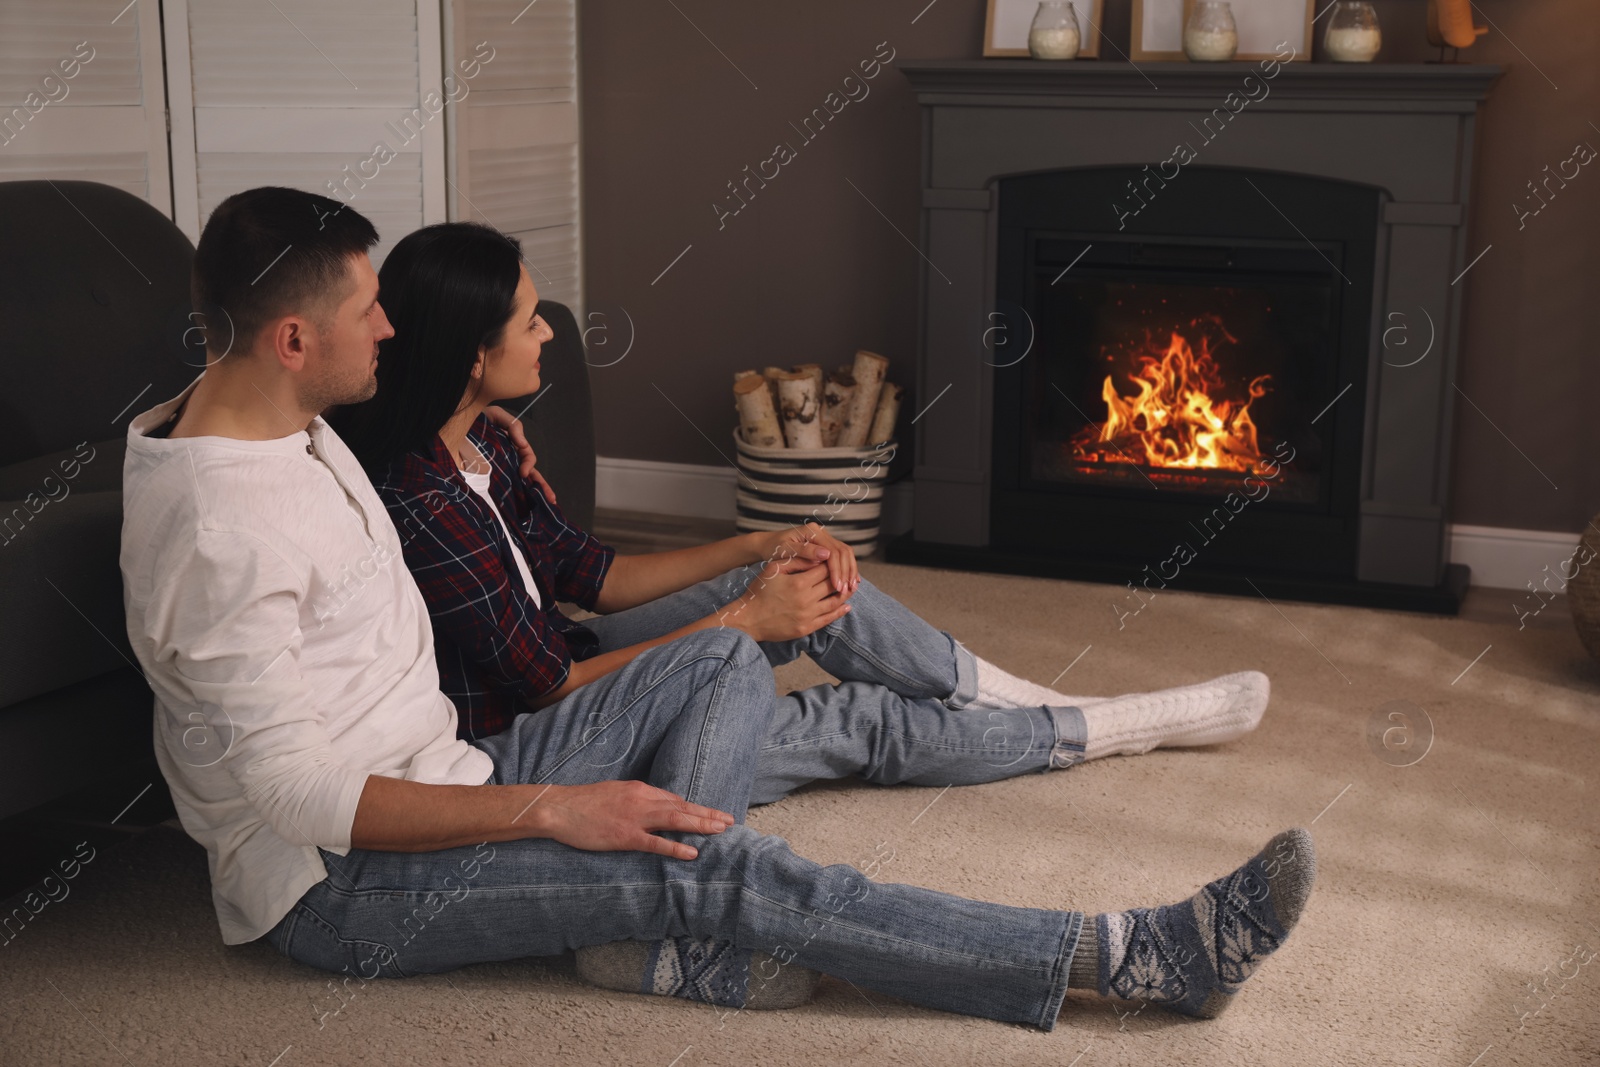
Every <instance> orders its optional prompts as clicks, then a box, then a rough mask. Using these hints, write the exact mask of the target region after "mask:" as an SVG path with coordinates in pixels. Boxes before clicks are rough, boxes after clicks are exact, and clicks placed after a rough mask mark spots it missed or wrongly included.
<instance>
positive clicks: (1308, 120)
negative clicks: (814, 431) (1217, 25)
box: [888, 59, 1501, 607]
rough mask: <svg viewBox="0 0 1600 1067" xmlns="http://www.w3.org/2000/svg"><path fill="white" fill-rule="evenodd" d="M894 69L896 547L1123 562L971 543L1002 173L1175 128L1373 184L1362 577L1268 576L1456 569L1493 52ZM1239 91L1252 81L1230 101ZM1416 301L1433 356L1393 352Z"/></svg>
mask: <svg viewBox="0 0 1600 1067" xmlns="http://www.w3.org/2000/svg"><path fill="white" fill-rule="evenodd" d="M899 69H900V71H901V73H902V74H904V75H905V77H906V79H907V80H908V81H909V82H910V84H911V85H912V87H913V88H914V90H915V91H916V95H917V100H918V102H919V104H920V105H921V106H922V113H923V145H922V209H923V210H922V227H921V247H922V250H923V252H924V254H925V258H926V262H925V263H924V264H923V265H922V267H921V274H922V285H921V291H922V301H921V316H920V331H919V334H920V335H919V342H918V377H917V389H918V395H919V396H920V397H922V398H923V399H922V401H921V403H924V404H927V403H929V402H930V401H934V402H933V403H932V404H931V406H930V407H928V409H927V410H926V411H925V412H924V413H923V415H922V416H921V417H920V418H919V420H918V423H917V428H916V435H917V436H916V449H917V452H916V455H917V466H916V471H915V479H916V492H915V496H914V501H913V520H912V529H911V531H910V533H909V534H907V535H905V536H904V537H902V538H901V539H900V540H899V541H897V542H896V543H895V544H894V545H892V546H890V549H889V553H888V557H889V558H890V559H891V560H894V559H901V560H906V561H921V562H929V563H939V564H944V565H958V566H961V565H964V566H973V567H979V568H993V567H998V568H1000V569H1027V570H1032V571H1034V572H1038V571H1040V570H1047V571H1053V573H1058V574H1081V575H1082V576H1084V577H1103V578H1108V579H1110V580H1115V581H1119V582H1120V581H1121V578H1119V577H1117V576H1116V575H1115V574H1114V573H1111V572H1107V573H1104V574H1098V575H1097V574H1093V573H1089V572H1085V571H1084V570H1083V569H1082V568H1077V569H1073V568H1070V567H1068V568H1066V569H1064V570H1063V569H1051V568H1041V567H1039V566H1037V565H1036V563H1037V561H1034V563H1033V564H1026V565H1025V564H1024V563H1019V562H1018V561H1016V560H1011V561H1006V560H998V561H997V560H994V559H984V558H983V549H984V547H985V546H987V545H988V543H989V514H990V501H989V491H990V481H991V459H992V455H991V446H992V425H991V423H992V416H993V396H992V378H993V368H992V366H991V365H990V364H989V363H988V362H987V361H986V359H985V358H984V349H983V341H982V338H983V336H984V330H985V329H987V328H988V325H989V324H990V322H991V319H990V318H989V316H990V313H991V312H993V311H994V310H995V277H996V260H995V256H996V246H995V235H996V228H997V218H998V214H999V212H998V204H997V203H996V199H997V197H996V186H995V183H996V182H997V181H998V180H999V179H1001V178H1005V177H1010V176H1013V175H1021V174H1029V173H1036V172H1041V171H1049V170H1059V169H1064V168H1075V167H1103V166H1132V167H1135V168H1138V167H1142V166H1144V165H1146V164H1148V165H1151V166H1152V167H1154V166H1155V165H1157V164H1158V163H1160V162H1161V161H1162V160H1164V159H1167V158H1168V157H1169V156H1170V155H1171V154H1172V153H1173V150H1174V146H1175V145H1177V144H1178V143H1179V142H1188V143H1190V144H1191V145H1192V147H1193V148H1195V149H1197V152H1196V155H1197V158H1195V159H1194V160H1193V162H1192V163H1191V164H1189V165H1192V166H1198V167H1207V168H1211V167H1226V168H1244V169H1247V170H1249V169H1253V170H1262V171H1276V172H1282V173H1293V174H1304V175H1313V176H1317V177H1323V178H1332V179H1338V180H1342V181H1347V182H1354V183H1359V184H1362V185H1367V186H1370V187H1373V188H1376V189H1378V190H1381V191H1382V194H1383V198H1384V202H1383V210H1382V217H1381V225H1380V233H1379V239H1378V246H1377V247H1378V262H1377V264H1376V268H1377V269H1376V275H1375V276H1376V282H1375V285H1374V290H1373V307H1374V314H1373V316H1372V324H1371V330H1370V342H1369V350H1370V359H1369V367H1370V370H1369V373H1368V380H1367V395H1366V398H1365V420H1364V434H1365V451H1364V455H1365V457H1366V459H1365V470H1364V472H1363V475H1362V484H1361V497H1360V511H1361V514H1360V520H1359V522H1360V532H1359V537H1360V548H1359V560H1358V566H1357V574H1356V575H1354V576H1353V579H1352V581H1353V584H1354V585H1359V586H1364V587H1365V592H1362V591H1361V590H1354V591H1351V590H1347V591H1342V592H1341V591H1339V590H1326V589H1324V590H1294V589H1284V590H1281V591H1282V592H1283V593H1284V595H1290V596H1294V595H1303V596H1306V597H1308V598H1312V599H1335V600H1338V599H1347V600H1363V599H1365V600H1367V601H1369V602H1389V603H1394V604H1396V605H1397V606H1398V605H1401V604H1405V605H1407V606H1415V605H1420V606H1429V605H1430V604H1431V605H1432V606H1435V607H1437V606H1438V605H1439V604H1441V603H1444V602H1446V601H1449V600H1451V599H1453V598H1452V597H1451V596H1450V595H1449V594H1448V592H1447V590H1446V589H1445V587H1446V586H1459V585H1460V584H1461V582H1462V581H1463V580H1464V575H1463V574H1460V573H1456V574H1453V575H1452V574H1449V573H1448V572H1447V564H1448V537H1447V534H1448V521H1447V505H1448V499H1447V493H1448V488H1449V473H1450V452H1451V444H1452V434H1453V429H1452V413H1453V411H1454V380H1455V366H1456V356H1457V350H1458V348H1459V335H1460V322H1461V317H1462V304H1463V291H1464V289H1465V287H1466V282H1465V281H1463V280H1461V279H1462V275H1463V272H1465V271H1468V270H1469V269H1470V265H1471V262H1472V259H1473V257H1474V256H1476V255H1477V254H1478V253H1479V252H1480V251H1481V249H1479V248H1476V247H1474V246H1473V245H1472V244H1471V243H1470V241H1469V237H1468V234H1467V232H1466V227H1467V219H1468V217H1469V216H1468V210H1467V208H1468V203H1469V193H1470V189H1471V184H1472V168H1473V159H1474V151H1475V143H1474V131H1475V125H1476V120H1477V113H1478V109H1479V106H1480V105H1481V103H1482V101H1483V100H1484V99H1485V97H1486V96H1487V94H1488V92H1489V90H1490V88H1491V86H1492V85H1493V83H1494V81H1495V79H1496V78H1497V77H1498V76H1499V75H1500V73H1501V68H1499V67H1497V66H1468V65H1447V64H1437V65H1436V64H1334V63H1308V62H1303V61H1296V62H1289V63H1284V64H1280V65H1278V66H1276V67H1269V66H1266V65H1265V63H1264V62H1234V63H1217V64H1199V63H1181V62H1180V63H1170V62H1169V63H1141V64H1138V65H1134V64H1131V63H1106V62H1098V61H1075V62H1038V61H1034V60H1030V59H985V60H903V61H901V62H900V64H899ZM1269 73H1270V74H1271V77H1270V78H1269V77H1267V76H1266V75H1267V74H1269ZM1247 79H1248V80H1247ZM1230 93H1235V94H1238V95H1237V96H1234V97H1233V98H1232V99H1230V98H1229V94H1230ZM1246 96H1250V97H1253V98H1254V99H1251V100H1249V101H1248V102H1246V103H1245V104H1244V105H1243V106H1242V107H1241V106H1239V101H1240V100H1243V99H1244V98H1245V97H1246ZM1218 108H1222V109H1224V110H1225V111H1230V112H1233V117H1232V118H1231V120H1229V121H1228V122H1226V124H1225V126H1224V127H1223V128H1220V131H1219V132H1216V133H1215V136H1214V137H1211V138H1210V139H1207V140H1202V137H1203V134H1202V133H1201V131H1200V126H1201V124H1202V119H1203V118H1204V117H1205V116H1206V115H1209V114H1210V113H1212V112H1213V110H1214V109H1218ZM1207 130H1208V131H1209V130H1210V128H1209V127H1207ZM1095 206H1096V207H1098V206H1099V205H1095ZM1104 209H1105V210H1106V211H1111V210H1112V208H1111V205H1109V204H1108V205H1104ZM1086 210H1088V208H1087V207H1086ZM1286 222H1287V223H1288V225H1289V226H1292V225H1293V221H1292V220H1286ZM1286 232H1290V233H1292V231H1289V230H1288V228H1287V227H1286ZM1396 314H1398V315H1399V316H1401V317H1402V318H1401V319H1399V320H1397V319H1394V318H1392V317H1391V316H1393V315H1396ZM1424 320H1426V321H1428V322H1431V323H1432V324H1433V330H1434V332H1435V334H1436V337H1435V342H1434V345H1433V346H1432V348H1431V350H1430V353H1429V356H1428V357H1427V358H1425V359H1423V360H1421V361H1420V362H1417V363H1415V364H1413V365H1410V366H1405V367H1400V366H1396V365H1395V364H1396V363H1397V362H1398V360H1396V361H1392V362H1386V361H1385V360H1384V359H1383V355H1384V351H1385V350H1384V347H1383V344H1382V339H1383V336H1384V335H1383V327H1384V326H1385V324H1390V323H1393V322H1396V321H1406V322H1408V323H1411V324H1413V325H1415V326H1417V327H1418V333H1419V334H1420V333H1423V332H1425V328H1423V327H1422V323H1423V322H1424ZM936 398H937V399H936ZM1334 399H1335V398H1333V397H1329V400H1330V401H1333V400H1334ZM1201 587H1204V583H1203V582H1199V583H1196V584H1193V585H1191V586H1190V588H1201ZM1385 589H1387V590H1390V591H1391V592H1392V593H1393V594H1394V595H1392V596H1386V595H1385V594H1384V593H1383V590H1385ZM1407 589H1409V590H1412V591H1413V592H1414V593H1415V594H1416V595H1412V594H1411V593H1407V592H1406V590H1407ZM1373 590H1377V591H1378V594H1377V595H1376V596H1374V595H1372V593H1373ZM1430 590H1432V591H1434V593H1437V594H1438V595H1436V596H1433V598H1432V600H1430V599H1429V597H1430V594H1429V592H1428V591H1430Z"/></svg>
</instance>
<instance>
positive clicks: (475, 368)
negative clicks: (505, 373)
mask: <svg viewBox="0 0 1600 1067" xmlns="http://www.w3.org/2000/svg"><path fill="white" fill-rule="evenodd" d="M488 358H489V357H488V356H487V354H485V352H484V349H483V346H482V345H479V346H478V358H477V361H476V362H474V363H473V364H472V377H473V379H474V380H477V379H479V378H482V377H483V367H484V361H485V360H487V359H488Z"/></svg>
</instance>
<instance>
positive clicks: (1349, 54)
mask: <svg viewBox="0 0 1600 1067" xmlns="http://www.w3.org/2000/svg"><path fill="white" fill-rule="evenodd" d="M1322 40H1323V43H1324V44H1325V45H1327V47H1328V58H1329V59H1332V60H1335V61H1336V62H1340V63H1368V62H1371V60H1372V57H1373V56H1375V55H1377V54H1378V49H1379V48H1381V47H1383V34H1382V33H1381V32H1379V30H1378V28H1377V27H1375V26H1329V27H1328V33H1327V36H1325V37H1324V38H1323V39H1322Z"/></svg>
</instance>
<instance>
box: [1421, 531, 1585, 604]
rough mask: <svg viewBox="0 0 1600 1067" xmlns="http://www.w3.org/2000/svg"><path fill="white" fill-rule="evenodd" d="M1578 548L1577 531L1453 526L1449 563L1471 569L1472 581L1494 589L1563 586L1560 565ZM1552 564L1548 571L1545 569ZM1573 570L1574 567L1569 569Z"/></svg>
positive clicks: (1569, 571) (1569, 570)
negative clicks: (1561, 531)
mask: <svg viewBox="0 0 1600 1067" xmlns="http://www.w3.org/2000/svg"><path fill="white" fill-rule="evenodd" d="M1577 547H1578V535H1577V534H1575V533H1557V532H1555V531H1551V530H1514V529H1511V528H1510V527H1508V526H1465V525H1460V524H1457V525H1455V526H1452V527H1450V562H1451V563H1465V564H1466V565H1467V566H1469V567H1471V568H1472V584H1473V585H1481V586H1487V587H1489V588H1491V589H1526V588H1527V585H1528V583H1529V582H1532V583H1534V585H1541V583H1543V582H1544V581H1545V580H1546V579H1549V578H1552V576H1553V583H1552V585H1550V586H1549V587H1548V588H1550V589H1559V588H1563V587H1564V583H1563V582H1562V581H1561V577H1560V576H1561V573H1562V568H1561V565H1562V564H1563V563H1565V562H1566V561H1567V560H1568V559H1570V558H1571V557H1572V554H1573V551H1574V550H1575V549H1576V548H1577ZM1546 567H1549V568H1550V569H1549V571H1548V572H1547V571H1546V570H1545V568H1546ZM1567 573H1569V574H1570V573H1571V567H1570V566H1569V567H1568V568H1567Z"/></svg>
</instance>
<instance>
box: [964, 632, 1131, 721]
mask: <svg viewBox="0 0 1600 1067" xmlns="http://www.w3.org/2000/svg"><path fill="white" fill-rule="evenodd" d="M963 647H964V646H963ZM967 651H969V652H971V651H972V650H971V649H968V650H967ZM972 658H973V659H974V660H975V661H977V664H978V696H977V699H975V700H974V701H973V702H972V703H971V704H968V705H967V707H969V708H1032V707H1038V706H1039V705H1041V704H1048V705H1053V706H1055V707H1058V708H1059V707H1065V706H1069V705H1070V706H1072V707H1075V708H1083V707H1088V706H1089V705H1091V704H1098V703H1099V702H1100V701H1102V700H1104V699H1106V698H1105V697H1075V696H1068V695H1067V694H1065V693H1058V692H1056V691H1055V690H1054V689H1051V688H1049V687H1047V686H1042V685H1036V684H1034V683H1033V682H1030V681H1028V680H1027V679H1026V678H1018V677H1017V676H1016V675H1014V674H1008V673H1006V672H1005V671H1003V670H1001V669H1000V668H999V667H996V666H995V665H994V664H993V663H990V662H989V661H988V660H986V659H982V658H980V657H979V656H977V655H976V654H974V655H973V657H972Z"/></svg>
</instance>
